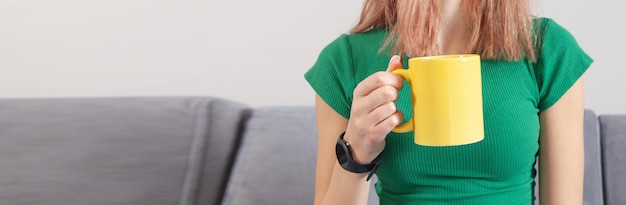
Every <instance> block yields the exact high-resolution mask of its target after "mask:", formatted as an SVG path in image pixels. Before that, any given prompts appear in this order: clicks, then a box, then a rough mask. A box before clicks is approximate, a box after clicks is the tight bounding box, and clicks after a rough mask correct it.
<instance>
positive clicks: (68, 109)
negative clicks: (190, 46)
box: [0, 97, 626, 205]
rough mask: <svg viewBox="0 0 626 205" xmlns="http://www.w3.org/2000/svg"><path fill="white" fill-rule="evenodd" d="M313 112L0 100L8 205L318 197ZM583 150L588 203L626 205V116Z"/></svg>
mask: <svg viewBox="0 0 626 205" xmlns="http://www.w3.org/2000/svg"><path fill="white" fill-rule="evenodd" d="M314 114H315V113H314V109H313V107H310V106H305V107H287V106H278V107H257V108H252V107H249V106H246V105H244V104H241V103H237V102H233V101H229V100H225V99H219V98H212V97H127V98H82V99H80V98H78V99H76V98H74V99H72V98H66V99H63V98H58V99H0V204H2V205H40V204H42V205H43V204H45V205H117V204H119V205H122V204H123V205H131V204H132V205H139V204H145V205H173V204H180V205H212V204H226V205H247V204H261V205H262V204H268V205H283V204H284V205H294V204H311V203H312V200H313V189H314V172H315V153H316V145H317V144H316V127H315V116H314ZM585 148H586V154H585V156H586V161H585V169H586V172H585V195H584V199H585V204H594V205H595V204H600V205H601V204H606V205H622V204H626V194H624V193H626V176H624V175H623V173H624V168H625V167H626V164H625V163H624V162H625V161H626V154H625V153H623V152H622V150H623V149H626V115H603V116H599V117H598V116H596V115H595V114H594V113H593V112H592V111H590V110H587V111H586V113H585ZM371 195H372V197H371V200H370V204H376V196H375V194H371Z"/></svg>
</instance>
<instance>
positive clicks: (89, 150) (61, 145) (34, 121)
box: [0, 98, 243, 205]
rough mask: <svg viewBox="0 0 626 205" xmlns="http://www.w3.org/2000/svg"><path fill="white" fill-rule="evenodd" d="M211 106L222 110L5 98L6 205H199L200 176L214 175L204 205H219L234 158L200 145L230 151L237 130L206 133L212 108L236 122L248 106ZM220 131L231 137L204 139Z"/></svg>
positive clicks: (192, 104)
mask: <svg viewBox="0 0 626 205" xmlns="http://www.w3.org/2000/svg"><path fill="white" fill-rule="evenodd" d="M214 103H220V102H219V101H215V100H214V99H213V98H103V99H100V98H91V99H13V100H10V99H3V100H0V170H2V171H1V172H2V173H1V174H0V187H2V189H0V201H1V204H11V205H22V204H24V205H39V204H45V205H68V204H69V205H74V204H76V205H91V204H93V205H96V204H97V205H100V204H107V205H115V204H146V205H159V204H163V205H165V204H168V205H171V204H194V200H195V198H196V195H197V192H195V191H197V190H198V187H199V183H198V182H200V181H203V180H198V179H203V178H202V177H201V176H202V175H201V173H211V174H215V176H212V177H217V179H215V182H212V183H211V184H208V185H206V186H205V187H202V190H210V191H211V192H216V191H215V190H218V191H217V192H216V193H213V196H211V197H212V198H213V201H212V203H207V204H216V203H217V202H218V201H219V194H220V193H219V190H223V185H224V183H223V181H220V180H223V179H225V178H226V177H227V176H228V171H229V170H227V169H226V168H225V167H228V164H229V158H230V157H232V156H229V155H231V153H229V152H232V150H229V149H227V148H225V149H219V150H211V151H207V150H203V149H205V147H206V146H203V145H202V144H203V143H209V142H213V141H215V142H220V143H225V145H226V146H233V142H232V141H233V140H236V139H233V136H232V135H231V134H232V132H233V131H234V130H236V129H237V127H233V126H235V125H236V124H237V123H235V122H233V123H232V124H224V126H225V127H217V128H215V129H219V130H210V131H209V130H208V129H207V128H208V125H209V124H210V122H209V119H208V116H209V115H208V113H209V111H210V108H212V109H217V110H222V111H223V112H227V111H228V110H230V111H231V114H232V113H237V112H242V111H243V106H237V104H236V103H228V104H229V105H228V106H226V107H224V108H214V107H212V105H214ZM221 104H225V103H221ZM233 116H238V115H237V114H235V115H233ZM229 118H230V119H227V120H229V121H236V119H235V118H236V117H229ZM212 128H213V127H212ZM218 133H222V134H224V135H228V136H220V135H216V136H211V138H223V139H209V140H207V139H205V138H206V137H207V136H209V134H218ZM229 141H231V142H229ZM204 153H207V154H209V155H210V156H209V158H211V160H213V161H214V162H215V164H214V166H213V167H214V169H211V170H206V167H204V166H203V161H204V160H205V159H204V158H205V157H204V156H202V154H204ZM203 167H204V168H205V169H204V170H203V169H202V168H203ZM220 177H221V179H220ZM205 181H207V180H205ZM203 185H204V184H203ZM220 186H222V187H220ZM209 194H210V193H209Z"/></svg>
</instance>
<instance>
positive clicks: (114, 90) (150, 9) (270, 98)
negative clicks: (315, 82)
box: [0, 0, 626, 113]
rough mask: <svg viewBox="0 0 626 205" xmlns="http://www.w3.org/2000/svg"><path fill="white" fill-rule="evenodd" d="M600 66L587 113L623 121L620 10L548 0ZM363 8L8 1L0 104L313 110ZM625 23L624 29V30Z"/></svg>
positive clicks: (326, 3)
mask: <svg viewBox="0 0 626 205" xmlns="http://www.w3.org/2000/svg"><path fill="white" fill-rule="evenodd" d="M541 2H542V3H541V6H540V15H542V16H550V17H553V18H554V19H556V20H557V21H558V22H559V23H561V24H562V25H563V26H565V27H566V28H568V29H569V30H570V31H571V32H572V33H573V34H574V35H575V36H576V37H577V39H578V40H579V43H580V44H581V45H582V47H583V48H585V49H586V50H587V51H588V52H589V54H591V56H592V57H594V58H595V60H596V62H595V63H594V65H593V66H592V68H591V69H590V71H589V72H588V73H587V74H586V77H585V78H586V86H587V88H586V89H587V96H586V101H587V107H590V108H593V109H595V110H596V111H597V112H598V113H615V112H620V113H626V106H624V105H626V97H625V95H624V94H621V93H624V91H623V90H624V89H625V88H626V71H625V69H626V66H624V65H623V63H621V62H620V60H621V59H620V58H623V57H622V56H624V54H625V51H624V49H623V48H624V47H626V41H625V40H623V39H622V38H621V37H622V36H626V33H624V31H618V28H620V27H621V26H623V25H624V21H623V19H626V16H624V12H621V11H618V10H617V9H618V8H619V6H618V5H617V4H618V2H619V1H609V0H598V1H593V2H591V1H583V0H568V1H566V0H554V1H541ZM360 7H361V0H347V1H346V0H344V1H336V0H298V1H293V0H268V1H258V0H238V1H217V0H202V1H201V0H89V1H80V0H55V1H48V0H28V1H26V0H3V1H0V97H76V96H79V97H80V96H137V95H142V96H171V95H176V96H180V95H211V96H220V97H224V98H228V99H232V100H236V101H241V102H244V103H247V104H250V105H252V106H266V105H312V104H313V95H314V93H313V91H312V90H311V89H310V88H309V86H308V85H307V84H306V82H305V81H304V78H303V74H304V72H305V71H306V70H307V69H308V68H309V67H310V66H311V65H312V64H313V62H314V61H315V59H316V58H317V55H318V53H319V51H320V50H321V49H322V48H323V47H324V46H325V45H326V44H327V43H329V42H330V41H331V40H333V39H334V38H336V37H337V36H338V35H339V34H341V33H343V32H345V31H347V30H348V29H349V28H350V26H352V25H353V24H354V23H355V22H356V20H357V17H358V14H359V12H360ZM618 25H621V26H618Z"/></svg>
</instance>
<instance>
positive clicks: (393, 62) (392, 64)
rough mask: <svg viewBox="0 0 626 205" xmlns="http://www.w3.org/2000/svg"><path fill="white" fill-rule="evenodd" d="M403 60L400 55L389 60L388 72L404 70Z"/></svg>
mask: <svg viewBox="0 0 626 205" xmlns="http://www.w3.org/2000/svg"><path fill="white" fill-rule="evenodd" d="M401 60H402V59H401V58H400V56H399V55H394V56H392V57H391V59H390V60H389V65H387V72H391V71H393V70H395V69H399V68H402V61H401Z"/></svg>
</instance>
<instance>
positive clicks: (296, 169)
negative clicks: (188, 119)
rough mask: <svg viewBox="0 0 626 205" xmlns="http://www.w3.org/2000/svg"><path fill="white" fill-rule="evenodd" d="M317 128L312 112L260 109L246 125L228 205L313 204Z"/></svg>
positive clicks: (226, 201) (234, 170)
mask: <svg viewBox="0 0 626 205" xmlns="http://www.w3.org/2000/svg"><path fill="white" fill-rule="evenodd" d="M315 125H316V122H315V113H314V112H313V109H311V108H310V107H307V108H302V107H291V108H284V107H283V108H272V107H267V108H260V109H255V110H254V111H253V112H252V113H251V118H250V120H249V121H248V123H247V124H246V125H245V126H246V128H245V132H244V135H243V139H242V143H241V147H240V150H239V154H238V155H237V159H236V161H235V165H234V167H233V173H232V176H231V179H230V182H229V183H228V184H229V186H228V188H227V191H226V195H225V198H224V203H223V204H225V205H257V204H272V205H292V204H312V203H313V191H314V186H315V156H316V153H317V134H316V133H317V130H316V126H315Z"/></svg>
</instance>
